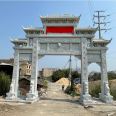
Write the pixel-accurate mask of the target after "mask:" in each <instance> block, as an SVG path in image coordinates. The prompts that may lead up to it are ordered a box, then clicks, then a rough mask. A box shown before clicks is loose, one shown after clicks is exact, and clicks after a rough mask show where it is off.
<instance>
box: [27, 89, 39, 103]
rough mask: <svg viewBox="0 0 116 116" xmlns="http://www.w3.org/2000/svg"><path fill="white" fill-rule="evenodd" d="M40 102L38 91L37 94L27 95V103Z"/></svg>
mask: <svg viewBox="0 0 116 116" xmlns="http://www.w3.org/2000/svg"><path fill="white" fill-rule="evenodd" d="M38 100H39V97H38V91H36V92H35V93H30V92H29V93H27V98H26V101H27V102H36V101H38Z"/></svg>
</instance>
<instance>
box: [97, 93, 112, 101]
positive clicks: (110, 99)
mask: <svg viewBox="0 0 116 116" xmlns="http://www.w3.org/2000/svg"><path fill="white" fill-rule="evenodd" d="M99 98H100V100H102V101H103V102H105V103H112V102H113V96H111V95H110V94H109V95H103V94H102V93H99Z"/></svg>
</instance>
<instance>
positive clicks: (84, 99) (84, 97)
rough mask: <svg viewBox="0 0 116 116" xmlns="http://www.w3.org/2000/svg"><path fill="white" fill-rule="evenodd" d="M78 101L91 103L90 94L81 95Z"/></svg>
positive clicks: (84, 103)
mask: <svg viewBox="0 0 116 116" xmlns="http://www.w3.org/2000/svg"><path fill="white" fill-rule="evenodd" d="M79 101H80V103H81V104H83V105H87V104H91V103H92V100H91V95H89V94H86V95H81V96H80V100H79Z"/></svg>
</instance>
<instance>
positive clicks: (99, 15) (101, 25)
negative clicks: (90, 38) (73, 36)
mask: <svg viewBox="0 0 116 116" xmlns="http://www.w3.org/2000/svg"><path fill="white" fill-rule="evenodd" d="M104 12H105V11H103V10H98V11H95V14H94V15H93V20H94V25H97V27H98V32H99V39H101V38H102V36H101V32H102V31H105V32H106V31H108V30H110V29H111V28H105V27H106V25H107V24H108V23H110V22H106V21H105V19H106V18H107V17H108V16H110V15H104V14H103V13H104ZM95 19H97V21H96V20H95Z"/></svg>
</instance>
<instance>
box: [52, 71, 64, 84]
mask: <svg viewBox="0 0 116 116" xmlns="http://www.w3.org/2000/svg"><path fill="white" fill-rule="evenodd" d="M62 77H65V74H64V72H63V71H62V70H57V71H55V72H54V73H53V75H52V81H53V82H56V81H57V80H59V79H61V78H62Z"/></svg>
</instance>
